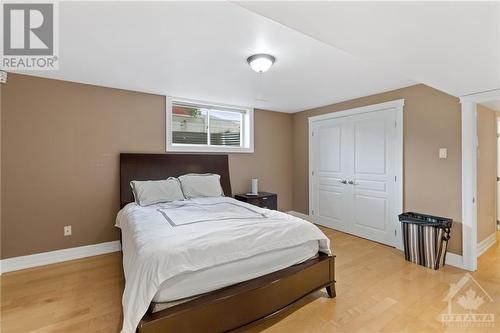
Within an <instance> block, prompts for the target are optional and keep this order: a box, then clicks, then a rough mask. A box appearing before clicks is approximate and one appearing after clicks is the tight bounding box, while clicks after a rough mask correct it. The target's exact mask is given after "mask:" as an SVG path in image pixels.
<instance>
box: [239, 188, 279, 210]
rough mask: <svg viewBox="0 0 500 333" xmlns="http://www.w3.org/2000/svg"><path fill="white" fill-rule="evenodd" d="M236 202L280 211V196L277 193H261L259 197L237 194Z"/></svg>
mask: <svg viewBox="0 0 500 333" xmlns="http://www.w3.org/2000/svg"><path fill="white" fill-rule="evenodd" d="M234 198H235V199H236V200H239V201H243V202H247V203H249V204H252V205H255V206H259V207H261V208H267V209H273V210H277V209H278V195H277V194H276V193H268V192H259V194H258V195H249V194H236V195H235V196H234Z"/></svg>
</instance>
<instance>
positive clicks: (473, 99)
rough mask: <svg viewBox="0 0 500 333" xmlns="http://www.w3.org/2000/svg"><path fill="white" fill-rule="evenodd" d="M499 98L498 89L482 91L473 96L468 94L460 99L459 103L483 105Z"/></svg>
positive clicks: (499, 90)
mask: <svg viewBox="0 0 500 333" xmlns="http://www.w3.org/2000/svg"><path fill="white" fill-rule="evenodd" d="M499 97H500V89H493V90H488V91H483V92H479V93H475V94H469V95H465V96H461V97H460V103H465V102H470V103H484V102H488V101H492V100H496V99H498V98H499Z"/></svg>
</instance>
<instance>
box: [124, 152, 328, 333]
mask: <svg viewBox="0 0 500 333" xmlns="http://www.w3.org/2000/svg"><path fill="white" fill-rule="evenodd" d="M186 173H216V174H219V175H220V176H221V185H222V188H223V190H224V193H225V195H226V196H231V195H232V192H231V182H230V179H229V163H228V156H227V155H195V154H129V153H127V154H124V153H123V154H120V204H121V207H123V206H125V205H126V204H127V203H129V202H133V201H134V198H133V194H132V190H131V189H130V181H132V180H159V179H165V178H167V177H178V176H181V175H183V174H186ZM322 288H326V291H327V293H328V295H329V296H330V297H332V298H334V297H335V257H334V256H328V255H326V254H322V253H320V254H319V255H318V256H317V257H316V258H313V259H309V260H307V261H305V262H303V263H300V264H297V265H294V266H291V267H288V268H285V269H282V270H279V271H276V272H274V273H271V274H267V275H264V276H260V277H258V278H255V279H252V280H249V281H245V282H242V283H238V284H235V285H232V286H229V287H226V288H223V289H219V290H215V291H212V292H209V293H206V294H203V295H201V296H199V297H197V298H195V299H192V300H190V301H187V302H184V303H181V304H178V305H175V306H172V307H169V308H167V309H164V310H161V311H158V312H155V313H151V312H148V313H146V314H145V315H144V317H143V318H142V320H141V322H140V323H139V326H138V327H137V332H140V333H153V332H155V333H171V332H174V333H177V332H196V333H198V332H206V333H210V332H226V331H229V330H232V329H236V328H239V327H242V326H244V325H246V324H249V323H252V322H255V321H257V320H260V319H263V318H266V317H269V316H271V315H273V314H275V313H277V312H279V311H281V310H283V309H285V308H286V307H287V306H289V305H291V304H293V303H294V302H295V301H297V300H299V299H301V298H302V297H304V296H307V295H308V294H310V293H312V292H315V291H317V290H319V289H322Z"/></svg>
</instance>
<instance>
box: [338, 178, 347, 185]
mask: <svg viewBox="0 0 500 333" xmlns="http://www.w3.org/2000/svg"><path fill="white" fill-rule="evenodd" d="M339 183H342V184H347V180H345V179H342V180H339Z"/></svg>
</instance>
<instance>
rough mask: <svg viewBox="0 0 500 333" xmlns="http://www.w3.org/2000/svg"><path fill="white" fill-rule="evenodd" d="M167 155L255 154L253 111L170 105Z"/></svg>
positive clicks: (171, 101) (182, 103)
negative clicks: (195, 153) (188, 153)
mask: <svg viewBox="0 0 500 333" xmlns="http://www.w3.org/2000/svg"><path fill="white" fill-rule="evenodd" d="M166 119H167V126H166V128H167V133H166V135H167V140H166V141H167V151H172V152H234V153H251V152H253V109H251V108H244V107H237V106H229V105H222V104H213V103H204V102H203V103H202V102H195V101H189V100H181V99H169V101H168V103H167V117H166Z"/></svg>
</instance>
